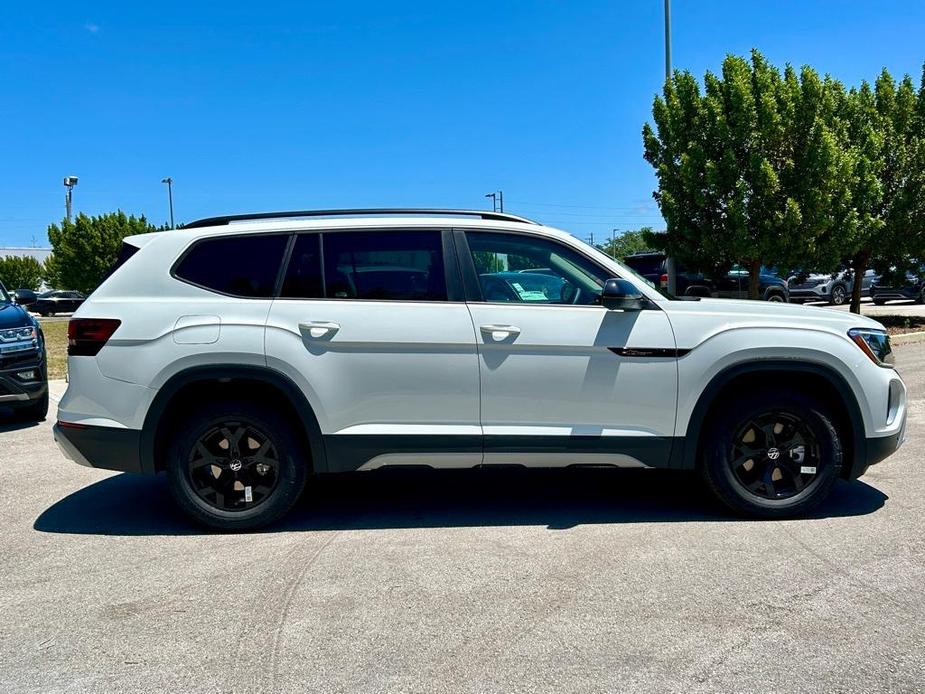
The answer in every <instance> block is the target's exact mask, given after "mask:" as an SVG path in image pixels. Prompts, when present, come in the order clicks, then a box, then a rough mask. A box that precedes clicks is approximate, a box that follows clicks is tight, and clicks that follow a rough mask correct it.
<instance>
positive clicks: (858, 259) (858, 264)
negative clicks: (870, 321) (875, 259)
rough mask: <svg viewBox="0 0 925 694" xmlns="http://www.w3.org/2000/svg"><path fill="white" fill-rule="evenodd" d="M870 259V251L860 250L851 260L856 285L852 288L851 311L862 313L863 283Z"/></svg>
mask: <svg viewBox="0 0 925 694" xmlns="http://www.w3.org/2000/svg"><path fill="white" fill-rule="evenodd" d="M868 260H870V252H868V251H858V252H857V253H855V255H854V258H853V259H852V261H851V267H852V268H854V274H853V275H852V276H853V277H854V287H852V288H851V313H857V314H860V313H861V285H862V284H863V282H864V273H865V272H867V261H868Z"/></svg>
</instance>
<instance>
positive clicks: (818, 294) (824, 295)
mask: <svg viewBox="0 0 925 694" xmlns="http://www.w3.org/2000/svg"><path fill="white" fill-rule="evenodd" d="M789 291H790V301H828V300H829V292H828V287H827V286H826V285H824V284H820V285H819V286H818V287H804V288H803V289H794V288H793V287H790V289H789Z"/></svg>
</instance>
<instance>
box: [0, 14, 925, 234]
mask: <svg viewBox="0 0 925 694" xmlns="http://www.w3.org/2000/svg"><path fill="white" fill-rule="evenodd" d="M672 19H673V29H674V41H673V57H674V64H675V67H679V68H688V69H690V70H692V71H693V72H694V73H695V74H697V75H698V76H700V75H702V74H703V72H704V70H706V69H717V68H718V66H719V64H720V62H721V61H722V58H723V56H724V55H725V54H726V53H729V52H733V53H741V54H745V53H747V52H748V50H749V49H750V48H751V47H752V46H756V47H758V48H759V49H761V50H762V51H763V52H764V53H765V54H766V55H767V56H768V57H769V59H770V60H772V61H773V62H775V63H777V64H779V65H782V64H783V63H785V62H788V61H789V62H792V63H795V64H803V63H808V64H811V65H813V66H814V67H816V68H817V69H819V70H820V71H822V72H830V73H831V74H833V75H834V76H836V77H838V78H839V79H841V80H843V81H845V82H846V83H849V84H852V83H857V82H859V81H860V80H861V79H863V78H869V79H872V78H874V77H875V76H876V74H877V73H878V72H879V70H880V69H881V68H882V67H884V66H886V67H888V68H889V69H890V70H891V71H892V72H894V73H899V74H901V73H904V72H910V73H912V74H913V76H914V78H915V79H916V81H918V78H919V76H920V74H921V72H920V71H921V65H922V62H923V60H925V39H923V36H925V3H922V2H910V1H909V0H904V1H903V2H877V3H871V2H856V1H848V2H810V1H808V0H804V1H803V2H795V1H794V2H780V1H778V2H773V3H771V2H760V1H757V0H756V1H754V2H745V1H743V0H739V1H738V2H732V1H729V2H727V1H719V0H713V1H711V0H698V1H697V2H694V1H692V0H687V1H683V0H675V2H674V3H673V7H672ZM662 32H663V24H662V2H661V0H645V1H643V0H627V1H626V2H618V1H616V0H610V1H603V0H600V1H597V0H593V1H592V0H572V1H571V2H543V1H535V2H503V1H497V2H482V1H480V0H468V1H466V2H427V3H425V2H401V1H399V0H396V1H393V2H359V1H357V2H347V1H342V2H330V1H328V2H314V1H312V0H304V1H303V2H272V1H270V0H265V1H264V2H259V3H256V2H249V3H244V4H237V3H235V2H233V1H231V0H229V1H227V2H221V3H206V2H195V1H194V0H188V1H187V2H172V1H169V0H160V1H159V2H156V3H153V2H151V3H136V2H82V3H77V2H64V3H59V2H45V3H25V2H20V3H6V4H5V6H4V8H3V22H2V23H0V93H2V95H3V97H2V99H0V123H2V124H3V126H4V130H5V137H4V139H3V153H2V157H0V174H2V185H0V246H9V245H31V243H32V240H33V237H35V239H36V240H37V242H38V243H39V244H40V245H42V244H44V243H45V240H46V239H45V229H46V227H47V225H48V223H49V222H52V221H56V220H60V219H61V217H63V214H64V207H63V204H64V203H63V200H64V195H63V193H64V189H63V186H62V185H61V179H62V177H63V176H64V175H65V174H76V175H78V176H79V177H80V183H79V184H78V186H77V188H76V189H75V192H74V195H75V208H76V209H77V210H79V211H83V212H87V213H91V214H95V213H100V212H104V211H109V210H113V209H116V208H121V209H123V210H125V211H127V212H133V213H144V214H145V215H147V216H148V217H149V219H151V220H152V221H155V222H157V223H160V222H163V221H165V220H166V219H167V196H166V190H165V186H163V185H162V184H161V183H160V180H161V179H162V178H163V177H165V176H172V177H173V178H174V180H175V187H174V197H175V206H176V216H177V219H178V220H191V219H194V218H196V217H200V216H208V215H213V214H220V213H225V212H242V211H253V210H268V209H290V208H306V207H338V206H342V207H354V206H399V205H409V206H431V205H432V206H453V207H482V206H485V205H490V202H489V201H487V200H486V199H485V198H484V197H483V195H484V193H486V192H488V191H491V190H497V189H499V188H500V189H503V190H504V195H505V207H506V209H507V211H510V212H515V213H520V214H524V215H526V216H530V217H534V218H536V219H539V220H541V221H544V222H546V223H550V224H554V225H556V226H559V227H562V228H564V229H567V230H569V231H571V232H572V233H574V234H575V235H576V236H581V237H583V238H586V237H587V236H588V235H589V234H591V233H594V234H595V235H596V236H597V237H598V238H600V236H602V235H607V234H609V233H610V229H611V228H613V227H617V228H620V229H627V228H636V227H638V226H641V225H644V224H652V225H655V226H659V225H660V224H661V217H660V216H659V214H658V210H657V208H656V206H655V205H654V203H653V201H652V198H651V194H652V190H653V188H654V186H655V181H654V177H653V175H652V171H651V168H650V167H649V165H648V164H647V163H646V162H645V161H644V160H643V159H642V144H641V136H640V129H641V127H642V124H643V122H645V120H646V119H647V118H648V117H649V115H650V108H651V102H652V97H653V95H654V93H655V92H656V91H657V90H658V89H659V88H660V86H661V82H662V78H663V71H664V67H663V65H664V63H663V60H664V57H663V55H664V54H663V50H664V48H663V33H662Z"/></svg>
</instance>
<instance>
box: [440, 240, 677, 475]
mask: <svg viewBox="0 0 925 694" xmlns="http://www.w3.org/2000/svg"><path fill="white" fill-rule="evenodd" d="M457 242H458V244H459V249H460V250H459V256H460V260H461V265H462V272H463V277H464V281H465V282H466V292H467V295H468V296H469V297H470V302H469V311H470V312H471V314H472V321H473V327H474V329H475V332H476V339H477V341H478V346H479V366H480V374H481V393H482V412H481V422H482V429H483V432H484V435H485V457H484V462H485V464H486V465H490V464H521V465H527V466H562V465H572V464H576V463H589V464H613V465H620V466H638V465H640V464H644V465H650V464H651V465H661V464H665V463H666V462H667V460H668V456H669V453H670V449H671V437H672V436H673V432H674V420H675V406H676V396H677V383H678V380H677V379H678V376H677V363H676V361H677V357H676V350H675V341H674V334H673V333H672V330H671V326H670V324H669V322H668V319H667V317H666V315H665V313H664V312H663V311H661V310H659V309H657V308H653V309H652V310H644V311H632V312H629V311H628V312H622V311H609V310H607V309H605V308H604V307H603V306H601V305H600V289H601V286H602V285H603V283H604V281H605V280H606V279H609V276H610V273H609V272H608V271H607V270H605V269H603V268H601V267H600V266H598V265H596V264H595V263H594V262H593V261H591V260H589V259H588V258H585V257H584V256H583V255H581V254H580V253H579V252H578V251H576V250H575V249H573V248H570V247H569V246H567V245H565V244H563V243H561V242H558V241H556V240H554V239H549V238H548V237H542V236H538V235H533V234H528V233H514V232H500V231H499V232H491V231H470V232H458V234H457ZM518 273H525V274H541V273H548V274H551V275H552V276H553V277H554V278H555V280H556V281H555V282H549V283H548V285H547V287H546V288H545V289H544V290H542V291H538V290H535V289H533V288H532V287H528V286H527V285H526V284H525V283H524V282H521V281H519V280H518V279H517V274H518Z"/></svg>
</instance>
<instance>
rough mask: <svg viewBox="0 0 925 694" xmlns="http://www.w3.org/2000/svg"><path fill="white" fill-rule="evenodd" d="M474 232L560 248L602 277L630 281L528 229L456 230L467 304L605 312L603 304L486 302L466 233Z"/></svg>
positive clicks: (484, 228) (471, 228)
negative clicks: (546, 242) (534, 240)
mask: <svg viewBox="0 0 925 694" xmlns="http://www.w3.org/2000/svg"><path fill="white" fill-rule="evenodd" d="M470 231H474V232H484V233H489V234H501V235H505V236H512V235H514V236H526V237H528V238H532V239H540V240H543V241H548V242H549V243H552V244H556V245H559V246H561V247H563V248H566V249H568V250H570V251H572V252H574V253H577V254H579V255H580V256H581V257H582V258H584V259H585V260H586V261H587V262H588V263H590V264H591V265H593V266H594V267H595V268H597V269H598V270H600V272H601V274H602V275H604V276H605V277H606V278H607V279H611V278H620V279H626V278H624V277H623V276H622V275H619V274H613V273H612V272H611V271H610V270H608V269H607V268H606V267H604V266H603V265H601V264H600V263H599V262H597V261H596V260H594V259H593V258H591V257H589V256H588V255H586V254H584V253H582V252H581V251H580V250H578V249H577V248H572V247H571V246H569V245H568V244H565V243H562V242H561V241H559V239H555V238H550V237H549V236H547V235H545V234H537V233H534V232H532V231H527V230H525V229H523V230H522V229H498V228H492V227H456V228H454V229H453V238H454V240H455V242H456V252H457V254H458V257H459V267H460V272H461V273H462V277H463V284H464V285H465V290H466V302H467V303H477V304H487V305H489V306H509V307H511V306H517V307H531V308H537V307H540V308H550V307H559V308H583V309H601V308H604V307H603V306H601V305H600V304H556V303H549V304H543V303H532V304H531V303H518V302H509V301H485V299H484V298H483V297H482V285H481V284H479V280H478V273H477V272H476V270H475V262H474V261H473V260H472V250H471V249H470V248H469V240H468V239H467V238H466V233H467V232H470Z"/></svg>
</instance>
